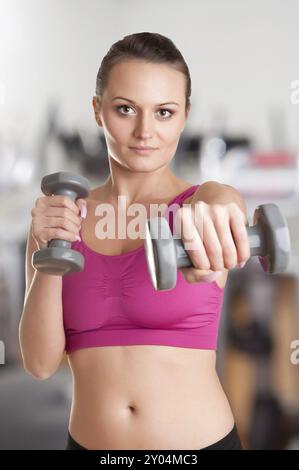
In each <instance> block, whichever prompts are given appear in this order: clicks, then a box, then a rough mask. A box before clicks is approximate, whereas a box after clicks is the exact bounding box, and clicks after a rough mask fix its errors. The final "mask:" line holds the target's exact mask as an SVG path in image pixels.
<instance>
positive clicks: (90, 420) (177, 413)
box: [69, 345, 234, 449]
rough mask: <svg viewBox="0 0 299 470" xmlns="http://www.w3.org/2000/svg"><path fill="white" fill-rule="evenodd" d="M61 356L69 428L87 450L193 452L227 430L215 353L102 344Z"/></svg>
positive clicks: (229, 424)
mask: <svg viewBox="0 0 299 470" xmlns="http://www.w3.org/2000/svg"><path fill="white" fill-rule="evenodd" d="M69 360H70V365H71V368H72V372H73V377H74V383H73V401H72V409H71V416H70V423H69V430H70V434H71V435H72V437H73V438H74V439H75V440H76V441H77V442H79V444H81V445H82V446H84V447H86V448H88V449H163V448H164V449H199V448H201V447H205V446H207V445H210V444H213V443H214V442H216V441H218V440H220V439H221V438H222V437H224V436H225V435H226V434H228V433H229V432H230V430H231V429H232V427H233V424H234V419H233V415H232V412H231V408H230V406H229V403H228V401H227V398H226V396H225V394H224V392H223V389H222V387H221V384H220V382H219V379H218V376H217V374H216V370H215V351H211V350H195V349H190V348H174V347H167V346H166V347H165V346H143V345H141V346H129V347H128V346H126V347H109V348H107V347H105V348H92V349H85V350H78V351H76V352H75V353H73V354H72V356H71V357H70V359H69Z"/></svg>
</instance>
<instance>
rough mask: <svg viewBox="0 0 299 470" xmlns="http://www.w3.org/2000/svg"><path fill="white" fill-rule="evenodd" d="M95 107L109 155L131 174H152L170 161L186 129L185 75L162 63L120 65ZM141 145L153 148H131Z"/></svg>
mask: <svg viewBox="0 0 299 470" xmlns="http://www.w3.org/2000/svg"><path fill="white" fill-rule="evenodd" d="M120 97H121V98H120ZM164 103H166V104H164ZM93 107H94V110H95V116H96V120H97V123H98V124H99V126H101V127H103V130H104V134H105V138H106V143H107V147H108V152H109V155H110V157H111V158H113V159H115V160H116V161H117V162H118V163H119V164H121V165H122V166H125V167H126V168H127V169H131V170H132V171H145V172H146V171H153V170H154V169H158V168H160V167H162V166H165V165H167V164H168V163H169V162H170V161H171V159H172V158H173V156H174V154H175V152H176V148H177V145H178V142H179V138H180V134H181V132H182V131H183V129H184V126H185V122H186V118H187V115H186V110H185V76H184V74H183V73H181V72H179V71H177V70H175V69H173V68H172V67H171V66H168V65H166V64H152V63H147V62H145V61H141V60H128V61H124V62H121V63H119V64H116V65H114V67H113V68H112V69H111V71H110V74H109V79H108V85H107V87H106V89H105V91H104V93H103V97H102V101H101V103H100V104H98V105H97V103H96V100H95V98H93ZM142 146H150V147H154V148H155V149H156V150H154V151H151V152H150V153H147V154H140V153H137V152H136V151H134V150H133V149H132V148H130V147H142Z"/></svg>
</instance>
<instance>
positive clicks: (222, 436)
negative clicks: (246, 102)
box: [20, 33, 249, 450]
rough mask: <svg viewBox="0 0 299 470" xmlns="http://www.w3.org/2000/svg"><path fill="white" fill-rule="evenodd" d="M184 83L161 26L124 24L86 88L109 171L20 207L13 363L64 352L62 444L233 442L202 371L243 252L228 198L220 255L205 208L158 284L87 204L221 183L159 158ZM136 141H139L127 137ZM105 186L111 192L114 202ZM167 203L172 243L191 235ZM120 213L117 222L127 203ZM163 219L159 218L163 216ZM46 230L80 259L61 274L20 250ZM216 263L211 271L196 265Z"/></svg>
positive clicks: (194, 197) (186, 198)
mask: <svg viewBox="0 0 299 470" xmlns="http://www.w3.org/2000/svg"><path fill="white" fill-rule="evenodd" d="M190 94H191V81H190V76H189V70H188V67H187V65H186V63H185V61H184V59H183V57H182V55H181V53H180V52H179V51H178V49H177V48H176V47H175V46H174V44H173V43H172V41H170V40H169V39H168V38H166V37H164V36H162V35H160V34H154V33H138V34H132V35H130V36H126V37H125V38H124V39H122V40H120V41H118V42H117V43H115V44H113V46H112V47H111V48H110V50H109V52H108V53H107V55H106V56H105V57H104V59H103V61H102V64H101V67H100V69H99V72H98V76H97V85H96V96H95V97H94V98H93V108H94V112H95V118H96V122H97V124H98V125H99V126H101V127H102V128H103V131H104V134H105V138H106V142H107V148H108V158H109V165H110V175H109V177H108V178H107V180H106V181H105V182H104V184H103V185H102V186H100V187H97V188H94V189H93V190H92V191H91V193H90V195H89V197H88V198H87V199H86V200H77V201H76V204H75V203H73V202H72V201H71V200H70V199H68V198H64V197H62V196H52V197H41V198H38V200H37V202H36V207H35V208H34V209H32V233H31V235H29V238H28V248H27V272H26V274H27V288H28V292H27V295H26V298H25V303H24V311H23V315H22V319H21V323H20V343H21V350H22V356H23V362H24V367H25V369H26V370H27V371H28V372H30V373H31V374H33V375H34V376H36V377H39V378H47V377H49V376H50V375H51V374H53V373H54V372H55V370H56V369H57V367H58V366H59V364H60V362H61V359H62V357H63V353H64V351H66V353H67V354H68V361H69V364H70V367H71V371H72V374H73V400H72V407H71V416H70V421H69V430H68V431H69V432H68V443H67V447H66V448H67V449H86V450H87V449H90V450H91V449H240V448H241V443H240V440H239V437H238V434H237V430H236V426H235V423H234V417H233V415H232V411H231V408H230V405H229V403H228V400H227V397H226V396H225V394H224V391H223V389H222V387H221V384H220V381H219V379H218V377H217V374H216V370H215V362H216V351H215V350H216V340H217V328H218V323H219V314H220V310H221V304H222V296H223V289H224V285H225V281H226V277H227V272H228V269H230V268H233V267H235V266H236V264H237V263H238V262H239V263H240V262H241V261H243V262H245V261H246V260H247V259H248V258H249V248H248V245H247V241H246V240H245V238H244V236H243V239H242V244H241V245H240V244H239V246H238V251H237V247H236V245H235V244H234V243H233V239H232V236H231V235H230V238H228V237H227V234H228V233H230V234H231V232H230V231H229V224H228V219H226V218H225V216H226V215H227V212H225V210H226V211H227V208H228V207H231V206H230V205H228V206H223V207H222V214H223V220H222V221H221V222H222V224H221V226H222V228H221V230H220V232H221V234H223V233H224V229H223V227H225V228H226V232H225V234H226V238H227V239H226V246H227V247H229V249H227V250H226V255H225V256H224V255H223V257H222V251H221V245H220V241H219V240H218V238H217V235H216V230H215V227H214V226H213V225H211V223H210V222H211V221H212V218H211V217H207V216H206V219H205V223H209V227H208V226H207V230H208V231H207V233H208V235H209V236H207V237H206V238H205V246H204V245H203V243H201V241H200V238H199V234H198V232H196V233H197V237H196V243H197V246H198V247H201V248H202V250H199V249H198V250H196V251H194V250H190V251H189V254H190V255H191V259H192V261H193V264H194V266H195V267H194V268H182V269H181V270H180V271H179V272H178V282H177V285H176V287H175V288H174V289H173V290H170V291H163V292H156V291H155V290H154V289H153V286H152V285H151V281H150V278H149V274H148V272H147V266H146V258H145V249H144V240H143V239H140V238H139V239H131V238H130V237H125V238H120V237H117V236H116V237H115V236H114V237H112V238H108V237H106V238H104V237H100V236H99V234H98V232H99V226H98V222H97V221H98V217H97V215H99V209H100V208H101V207H103V204H104V203H106V204H109V207H112V208H113V209H114V210H115V216H119V215H120V214H119V212H121V213H122V214H121V215H123V214H124V213H127V212H126V211H127V209H128V207H130V206H131V205H132V204H133V203H139V204H142V205H143V207H145V209H146V217H148V218H149V210H150V205H151V204H153V203H159V204H161V203H164V204H165V206H164V207H165V212H163V215H164V216H167V217H168V215H171V214H170V212H169V210H170V206H172V205H173V204H175V203H177V204H178V205H179V206H182V203H183V202H184V204H186V203H190V204H193V203H194V202H196V201H199V200H201V201H206V202H205V204H207V203H208V202H209V200H210V199H209V197H210V198H211V200H212V201H215V202H217V201H218V199H217V194H215V192H216V189H217V188H218V189H219V188H220V187H221V188H222V189H223V186H224V185H220V184H218V183H214V186H212V188H214V189H213V191H212V192H213V195H212V196H211V189H209V188H210V187H209V188H208V189H209V190H207V186H206V184H205V185H202V186H200V187H199V186H198V185H191V184H190V183H188V182H186V181H184V180H181V179H179V178H177V177H176V176H175V175H174V174H173V173H172V172H171V170H170V169H169V163H170V162H171V160H172V158H173V156H174V154H175V151H176V148H177V145H178V141H179V138H180V134H181V132H182V131H183V129H184V125H185V123H186V119H187V115H188V112H189V110H190ZM165 103H167V104H165ZM145 146H151V147H153V148H152V149H148V150H144V149H140V147H145ZM137 147H139V149H138V148H137ZM215 188H216V189H215ZM227 194H229V195H230V194H231V193H227ZM118 196H125V202H122V205H121V206H120V207H121V208H120V207H119V199H118ZM229 200H230V199H229V196H228V201H229ZM220 202H221V200H220ZM241 204H242V203H241ZM84 206H85V207H84ZM179 206H177V208H178V207H179ZM79 207H80V208H81V215H80V213H79ZM192 207H193V206H192ZM224 208H225V209H224ZM234 208H235V213H234V216H233V218H232V220H233V222H234V223H235V230H236V226H238V230H239V235H241V234H242V235H244V233H245V223H244V222H245V220H244V219H245V217H244V219H242V217H241V214H242V216H244V214H243V212H242V211H241V209H239V213H238V211H236V206H234ZM86 209H87V211H86ZM218 209H219V208H218ZM174 213H175V211H174V212H173V214H174ZM131 214H132V213H131ZM177 214H179V215H181V216H182V221H183V222H184V221H185V222H184V223H185V227H186V228H185V230H186V231H184V230H183V233H182V237H183V240H184V242H186V240H187V239H189V240H191V238H190V237H189V236H188V233H189V232H188V231H189V230H190V228H191V227H195V225H193V226H192V225H190V218H189V219H188V216H187V214H186V212H184V211H178V213H177ZM116 219H117V217H116ZM187 219H188V221H187ZM177 220H179V219H177ZM192 220H193V219H192ZM110 221H111V218H110ZM126 221H127V222H126V223H127V226H129V223H130V221H132V216H127V219H126ZM226 222H227V223H226ZM81 223H82V229H81ZM169 223H170V226H171V229H172V230H173V220H172V221H171V217H169ZM188 224H189V225H188ZM116 225H117V223H116ZM183 225H184V224H183ZM215 226H216V225H215ZM187 227H189V228H188V229H187ZM118 229H119V227H118V226H117V227H116V231H117V230H118ZM218 229H219V227H218ZM78 232H79V234H80V235H79V237H78ZM187 232H188V233H187ZM117 233H119V232H118V231H117ZM52 238H64V239H68V240H70V241H72V243H73V244H72V246H73V248H74V249H76V250H78V251H80V252H81V253H82V254H83V255H84V257H85V268H84V270H83V271H82V272H80V273H74V274H70V275H68V276H64V277H63V278H61V277H59V276H53V275H47V274H42V273H39V272H37V271H35V272H33V270H32V266H31V264H30V262H28V260H30V259H31V253H32V251H33V250H35V249H36V246H37V247H38V248H42V247H44V246H47V242H48V240H51V239H52ZM240 238H242V237H241V236H240ZM221 241H222V242H223V240H221ZM200 243H201V245H200ZM211 247H212V249H211ZM213 247H214V248H215V250H213ZM207 248H208V249H207ZM216 248H217V249H216ZM206 251H207V252H208V253H209V256H208V254H207V252H206ZM223 253H224V251H223ZM217 270H219V271H221V275H220V277H218V278H217V280H215V278H213V277H210V278H209V277H208V276H207V274H211V273H212V271H217ZM212 274H213V273H212ZM208 281H210V282H208Z"/></svg>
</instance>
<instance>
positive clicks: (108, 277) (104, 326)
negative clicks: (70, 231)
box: [62, 185, 224, 353]
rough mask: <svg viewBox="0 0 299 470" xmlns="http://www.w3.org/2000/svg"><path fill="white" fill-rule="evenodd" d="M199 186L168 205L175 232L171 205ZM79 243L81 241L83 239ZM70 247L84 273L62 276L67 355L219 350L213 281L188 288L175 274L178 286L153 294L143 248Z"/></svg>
mask: <svg viewBox="0 0 299 470" xmlns="http://www.w3.org/2000/svg"><path fill="white" fill-rule="evenodd" d="M197 188H198V185H195V186H191V187H190V188H188V189H187V190H185V191H184V192H182V193H181V194H179V195H178V196H176V197H175V198H174V199H173V200H172V201H171V202H170V203H169V204H168V206H167V210H166V212H165V214H164V217H166V218H167V220H168V223H169V226H170V229H171V231H172V233H173V217H174V214H175V207H178V206H175V207H173V208H172V211H170V212H169V209H170V207H171V205H172V204H178V205H179V206H181V205H182V202H183V201H184V200H185V199H186V198H188V197H189V196H191V195H192V194H193V193H194V192H195V190H196V189H197ZM81 239H82V237H81ZM72 248H74V249H75V250H78V251H80V252H81V253H82V254H83V255H84V257H85V266H84V270H83V271H81V272H78V273H72V274H68V275H66V276H64V277H63V282H62V302H63V322H64V329H65V336H66V348H65V350H66V352H67V353H71V352H72V351H75V350H76V349H83V348H95V347H100V346H116V345H118V346H123V345H138V344H147V345H165V346H177V347H183V348H198V349H217V335H218V325H219V319H220V312H221V307H222V301H223V291H224V289H222V288H220V287H219V286H218V284H217V282H216V281H214V282H210V283H207V282H202V283H196V284H189V283H188V282H187V281H186V280H185V278H184V276H183V274H182V273H181V271H180V270H179V271H178V277H177V284H176V286H175V288H174V289H171V290H168V291H160V292H158V291H156V290H155V289H154V287H153V285H152V283H151V279H150V276H149V273H148V269H147V262H146V258H145V247H144V245H141V246H139V247H138V248H136V249H135V250H132V251H129V252H126V253H123V254H121V255H106V254H101V253H98V252H96V251H94V250H93V249H91V248H89V247H88V246H87V245H86V244H85V243H84V240H83V239H82V242H79V241H75V242H73V243H72Z"/></svg>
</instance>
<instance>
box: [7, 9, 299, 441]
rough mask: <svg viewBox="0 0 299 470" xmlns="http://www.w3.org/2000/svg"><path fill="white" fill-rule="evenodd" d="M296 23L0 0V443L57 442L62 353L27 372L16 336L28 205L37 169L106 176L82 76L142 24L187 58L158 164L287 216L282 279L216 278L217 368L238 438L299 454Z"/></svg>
mask: <svg viewBox="0 0 299 470" xmlns="http://www.w3.org/2000/svg"><path fill="white" fill-rule="evenodd" d="M298 18H299V4H298V2H297V1H296V0H286V1H284V2H282V1H280V0H264V1H263V2H260V1H258V0H250V1H249V0H247V1H244V0H243V1H238V0H224V1H220V0H193V1H191V0H189V1H187V2H186V1H183V0H164V1H163V2H161V1H158V0H151V2H145V1H138V0H127V1H122V2H120V1H117V0H89V1H88V2H86V1H83V0H0V195H1V204H0V222H1V223H0V363H1V364H0V449H63V448H64V446H65V440H66V433H67V425H68V417H69V412H70V400H71V380H72V378H71V373H70V371H69V369H68V366H67V363H66V361H65V360H64V361H62V363H61V366H60V368H59V370H58V371H57V372H56V373H55V374H54V376H52V377H50V378H49V379H47V380H44V381H43V380H37V379H34V378H33V377H31V376H29V375H28V374H26V373H25V372H24V371H23V369H22V364H21V356H20V350H19V344H18V324H19V319H20V315H21V312H22V306H23V300H24V288H25V272H24V260H25V246H26V238H27V234H28V229H29V225H30V222H31V214H30V211H31V208H32V207H33V206H34V204H35V199H36V198H37V197H38V196H39V195H41V192H40V181H41V179H42V177H43V176H44V175H46V174H49V173H52V172H55V171H63V170H67V171H73V172H76V173H79V174H82V175H84V176H86V177H87V178H89V179H90V182H91V185H92V187H94V186H96V185H99V184H101V182H102V181H103V180H104V179H105V178H106V177H107V174H108V171H109V168H108V163H107V151H106V145H105V139H104V136H103V134H102V132H101V130H100V129H99V128H98V126H97V125H96V123H95V120H94V116H93V110H92V105H91V99H92V96H93V94H94V89H95V80H96V74H97V71H98V68H99V65H100V62H101V60H102V57H103V56H104V55H105V54H106V52H107V51H108V49H109V47H110V46H111V44H112V43H113V42H115V41H117V40H118V39H121V38H122V37H124V36H125V35H126V34H130V33H133V32H141V31H151V32H159V33H161V34H164V35H166V36H168V37H170V38H171V39H172V40H173V41H174V43H175V44H176V45H177V46H178V48H179V49H180V50H181V52H182V54H183V55H184V57H185V60H186V62H187V63H188V66H189V68H190V73H191V78H192V96H191V102H192V106H193V107H192V110H191V114H190V116H189V120H188V124H187V126H186V128H185V131H184V134H183V135H182V138H181V141H180V144H179V146H178V149H177V152H176V155H175V157H174V159H173V162H172V165H173V171H174V172H175V173H176V174H177V175H179V176H180V177H182V178H185V180H186V181H189V182H190V183H193V184H195V183H200V182H204V181H208V180H216V181H219V182H221V183H226V184H230V185H232V186H234V187H235V188H237V189H238V190H239V191H240V192H241V194H242V195H243V197H244V198H245V200H246V204H247V208H248V217H249V223H250V224H251V223H252V217H253V211H254V208H255V207H256V206H257V205H258V204H262V203H267V202H275V203H276V204H278V205H279V207H280V208H281V210H282V211H283V213H284V215H285V217H286V218H287V221H288V224H289V228H290V234H291V243H292V256H291V261H290V264H289V267H288V270H287V272H286V273H284V274H282V275H267V274H265V273H264V272H263V270H262V268H261V266H260V264H259V262H258V260H257V259H256V258H253V259H251V260H250V261H249V262H248V263H247V265H246V267H245V268H244V269H242V270H239V269H234V270H231V271H230V273H229V277H228V281H227V284H226V288H225V299H224V304H223V309H222V321H221V328H220V336H219V348H218V364H217V367H218V370H219V375H220V378H221V381H222V383H223V386H224V388H225V391H226V393H227V395H228V398H229V400H230V403H231V406H232V408H233V412H234V414H235V418H236V422H237V425H238V429H239V433H240V436H241V438H242V440H243V442H244V444H246V446H247V448H249V449H299V394H298V392H299V381H298V379H299V364H297V362H298V360H297V361H296V358H297V356H298V354H297V355H296V344H297V343H298V344H299V328H298V303H299V301H298V297H299V296H298V279H299V236H298V235H299V234H298V231H299V226H298V222H299V196H298V190H299V160H298V156H299V69H298V60H296V58H297V57H298V44H299V29H298ZM296 341H297V343H296ZM297 349H298V345H297ZM292 353H293V356H292Z"/></svg>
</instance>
